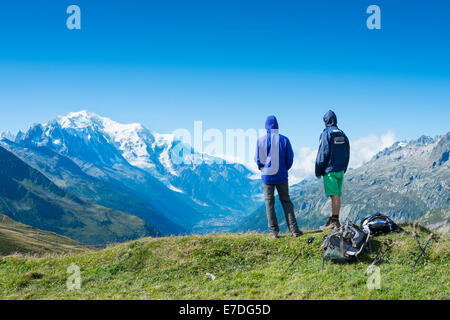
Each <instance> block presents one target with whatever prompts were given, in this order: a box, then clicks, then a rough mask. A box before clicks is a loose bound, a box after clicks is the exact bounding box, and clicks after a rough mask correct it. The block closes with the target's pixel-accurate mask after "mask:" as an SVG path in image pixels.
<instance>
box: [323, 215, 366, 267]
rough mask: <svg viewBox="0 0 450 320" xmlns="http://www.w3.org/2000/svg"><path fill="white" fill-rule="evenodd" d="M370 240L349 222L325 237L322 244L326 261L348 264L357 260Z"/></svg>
mask: <svg viewBox="0 0 450 320" xmlns="http://www.w3.org/2000/svg"><path fill="white" fill-rule="evenodd" d="M368 240H369V234H367V233H365V232H364V231H363V230H361V229H360V228H359V227H358V226H357V225H355V224H353V223H351V222H347V223H346V224H344V225H343V226H341V227H340V228H337V229H335V230H334V231H333V233H332V234H330V235H329V236H325V237H324V238H323V242H322V246H321V248H322V250H324V251H325V253H324V255H323V259H324V260H331V261H333V262H346V261H350V260H353V259H354V258H356V257H357V256H358V255H359V254H360V253H361V251H362V250H363V249H364V248H365V246H366V244H367V242H368Z"/></svg>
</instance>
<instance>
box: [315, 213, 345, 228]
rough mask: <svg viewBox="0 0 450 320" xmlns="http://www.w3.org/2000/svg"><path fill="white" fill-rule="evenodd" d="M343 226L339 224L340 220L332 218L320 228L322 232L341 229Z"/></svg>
mask: <svg viewBox="0 0 450 320" xmlns="http://www.w3.org/2000/svg"><path fill="white" fill-rule="evenodd" d="M340 226H341V224H340V223H339V218H338V217H335V216H331V217H329V218H328V221H327V223H325V224H324V225H323V226H321V227H320V230H330V229H334V228H339V227H340Z"/></svg>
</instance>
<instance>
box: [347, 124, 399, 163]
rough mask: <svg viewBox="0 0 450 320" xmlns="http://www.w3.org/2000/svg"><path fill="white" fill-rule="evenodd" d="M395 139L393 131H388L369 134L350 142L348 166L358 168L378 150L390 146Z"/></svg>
mask: <svg viewBox="0 0 450 320" xmlns="http://www.w3.org/2000/svg"><path fill="white" fill-rule="evenodd" d="M395 141H396V137H395V134H394V132H392V131H388V132H386V133H385V134H382V135H381V136H377V135H375V134H370V135H368V136H367V137H363V138H360V139H358V140H355V141H352V142H350V146H351V154H350V165H349V166H350V168H358V167H360V166H362V165H363V164H364V163H366V162H367V161H369V160H370V159H372V157H373V156H374V155H376V154H377V153H378V152H379V151H381V150H383V149H384V148H387V147H390V146H391V145H392V144H394V142H395Z"/></svg>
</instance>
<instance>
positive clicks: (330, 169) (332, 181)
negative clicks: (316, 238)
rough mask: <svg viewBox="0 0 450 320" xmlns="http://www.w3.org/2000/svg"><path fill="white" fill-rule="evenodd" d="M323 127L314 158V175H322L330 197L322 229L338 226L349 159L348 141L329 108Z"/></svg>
mask: <svg viewBox="0 0 450 320" xmlns="http://www.w3.org/2000/svg"><path fill="white" fill-rule="evenodd" d="M323 122H324V123H325V129H324V130H323V132H322V134H321V135H320V146H319V151H318V152H317V158H316V177H317V178H318V179H320V178H322V177H323V185H324V189H325V194H326V195H327V197H331V217H330V218H329V219H328V221H327V223H326V224H325V225H323V226H321V227H320V229H322V230H326V229H333V228H336V227H337V228H338V227H340V226H341V225H340V223H339V211H340V210H341V197H342V184H343V181H344V173H345V172H346V171H347V167H348V162H349V160H350V143H349V141H348V138H347V136H346V135H345V133H344V132H343V131H342V130H341V129H339V128H338V126H337V117H336V114H335V113H334V112H333V111H331V110H329V111H328V112H327V113H326V114H325V115H324V116H323Z"/></svg>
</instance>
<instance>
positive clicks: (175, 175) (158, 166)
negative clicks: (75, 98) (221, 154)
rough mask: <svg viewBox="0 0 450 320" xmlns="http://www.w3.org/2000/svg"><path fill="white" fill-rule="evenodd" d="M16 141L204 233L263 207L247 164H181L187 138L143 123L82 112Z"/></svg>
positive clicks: (39, 126) (224, 227) (37, 128)
mask: <svg viewBox="0 0 450 320" xmlns="http://www.w3.org/2000/svg"><path fill="white" fill-rule="evenodd" d="M15 142H16V144H17V145H18V146H21V147H25V148H30V147H38V148H47V149H50V150H52V151H53V152H56V153H57V154H59V155H61V156H64V157H67V158H69V159H70V160H72V161H73V162H74V163H75V164H76V165H77V166H79V167H80V168H81V170H82V171H83V172H85V173H86V174H88V175H89V176H92V177H95V178H97V179H101V180H102V181H109V182H112V183H120V184H122V186H124V187H126V188H127V189H131V190H133V192H135V193H137V194H138V195H139V196H140V197H141V198H143V199H145V200H149V201H150V202H151V204H152V205H154V206H155V207H156V208H157V209H158V210H160V211H161V212H165V213H166V215H167V217H168V218H169V219H171V220H172V221H174V222H175V223H177V224H179V225H183V226H185V227H188V229H193V230H195V231H198V232H202V231H211V230H213V231H215V230H227V227H229V226H228V224H229V219H230V217H232V216H242V215H243V214H246V213H248V212H251V211H252V210H253V209H255V208H256V207H257V206H258V201H257V200H256V199H255V198H254V194H255V193H258V192H257V190H258V188H259V184H258V183H257V181H254V180H252V179H250V175H251V174H252V173H251V171H250V170H248V169H247V168H246V167H245V166H243V165H241V164H227V163H223V164H217V163H213V164H207V163H202V164H195V165H194V164H193V163H192V162H189V161H187V162H186V163H182V164H179V163H178V162H177V161H173V158H172V154H173V152H172V150H173V148H175V147H177V145H178V144H181V143H182V142H181V141H179V140H176V139H174V137H173V135H170V134H158V133H155V132H152V131H150V130H148V129H147V128H145V127H144V126H142V125H141V124H138V123H132V124H121V123H118V122H115V121H113V120H111V119H108V118H105V117H101V116H99V115H97V114H94V113H90V112H87V111H80V112H74V113H70V114H68V115H66V116H60V117H58V118H56V119H55V120H53V121H50V122H48V123H46V124H37V125H34V126H33V127H31V128H30V129H29V130H28V131H27V132H26V133H24V134H22V135H20V136H17V138H16V141H15ZM186 147H187V148H190V147H189V146H186ZM191 150H192V149H191ZM192 152H193V153H192V156H193V154H194V151H192ZM66 183H67V182H66ZM168 209H169V210H168ZM211 225H214V226H212V227H211ZM205 228H206V229H205Z"/></svg>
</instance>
